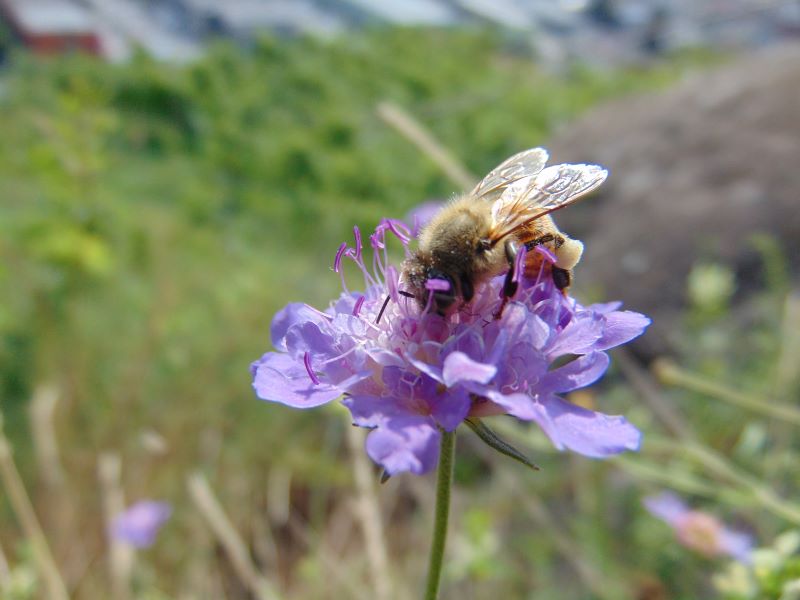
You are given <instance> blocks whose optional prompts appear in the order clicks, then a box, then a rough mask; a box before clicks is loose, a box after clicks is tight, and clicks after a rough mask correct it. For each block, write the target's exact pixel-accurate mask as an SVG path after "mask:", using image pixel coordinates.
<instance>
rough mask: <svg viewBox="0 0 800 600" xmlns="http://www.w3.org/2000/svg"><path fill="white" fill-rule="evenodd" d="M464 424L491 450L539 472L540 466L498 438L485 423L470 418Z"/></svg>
mask: <svg viewBox="0 0 800 600" xmlns="http://www.w3.org/2000/svg"><path fill="white" fill-rule="evenodd" d="M464 422H465V423H466V424H467V425H468V426H469V428H470V429H472V431H474V432H475V434H476V435H477V436H478V437H479V438H481V440H482V441H483V442H484V443H485V444H486V445H487V446H489V447H490V448H494V449H495V450H497V451H498V452H499V453H500V454H505V455H506V456H508V457H510V458H513V459H514V460H516V461H517V462H520V463H522V464H523V465H525V466H526V467H530V468H531V469H533V470H534V471H538V470H539V466H538V465H536V464H535V463H533V462H531V461H530V460H528V458H527V457H526V456H525V455H524V454H522V452H520V451H519V450H517V449H516V448H514V446H512V445H511V444H509V443H508V442H507V441H505V440H504V439H502V438H501V437H500V436H498V435H497V434H496V433H495V432H494V431H492V430H491V429H489V428H488V427H487V426H486V425H484V423H483V421H481V420H480V419H477V418H469V419H465V420H464Z"/></svg>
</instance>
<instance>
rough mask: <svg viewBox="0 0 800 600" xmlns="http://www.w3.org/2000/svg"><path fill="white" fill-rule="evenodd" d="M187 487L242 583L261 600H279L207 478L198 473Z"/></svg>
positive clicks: (188, 481)
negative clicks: (256, 565) (253, 559)
mask: <svg viewBox="0 0 800 600" xmlns="http://www.w3.org/2000/svg"><path fill="white" fill-rule="evenodd" d="M187 487H188V489H189V495H190V497H191V499H192V501H193V502H194V504H195V506H196V507H197V509H198V510H199V511H200V513H201V514H202V515H203V518H204V519H205V521H206V523H208V526H209V527H210V528H211V531H212V532H213V533H214V536H215V537H216V538H217V540H218V541H219V543H220V544H221V545H222V547H223V549H224V550H225V553H226V554H227V556H228V559H229V560H230V561H231V565H232V567H233V569H234V571H235V572H236V575H237V576H238V577H239V579H240V580H241V581H242V583H243V584H244V585H245V586H246V587H247V589H249V590H250V592H251V593H252V594H253V596H254V597H256V598H258V600H275V599H277V598H278V595H277V592H276V591H275V590H274V589H273V587H272V585H271V584H270V582H269V581H267V579H265V578H264V577H263V576H262V575H261V574H260V573H259V572H258V570H257V569H256V567H255V565H254V564H253V561H252V560H251V559H250V553H249V552H248V550H247V545H246V544H245V543H244V541H243V540H242V538H241V537H240V536H239V533H238V532H237V531H236V529H235V528H234V527H233V524H232V523H231V521H230V519H228V516H227V515H226V514H225V511H224V510H223V509H222V506H221V505H220V503H219V501H218V500H217V498H216V497H215V496H214V492H213V491H212V490H211V486H209V485H208V481H207V480H206V478H205V477H204V476H203V475H202V474H200V473H194V474H192V475H190V476H189V477H188V479H187Z"/></svg>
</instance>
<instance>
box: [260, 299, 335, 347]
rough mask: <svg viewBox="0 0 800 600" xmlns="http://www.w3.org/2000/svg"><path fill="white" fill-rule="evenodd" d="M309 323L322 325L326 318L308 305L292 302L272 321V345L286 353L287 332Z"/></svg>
mask: <svg viewBox="0 0 800 600" xmlns="http://www.w3.org/2000/svg"><path fill="white" fill-rule="evenodd" d="M307 321H311V322H312V323H322V322H324V321H325V317H323V316H322V315H320V314H319V313H318V312H317V311H316V310H314V309H313V308H311V307H310V306H309V305H308V304H304V303H302V302H292V303H291V304H287V305H286V306H285V307H283V308H282V309H281V310H279V311H278V312H277V313H276V314H275V317H274V318H273V319H272V325H271V326H270V335H271V337H272V345H273V346H275V349H276V350H282V351H284V352H285V351H286V341H285V339H284V338H285V337H286V332H287V331H289V328H290V327H291V326H292V325H297V324H299V323H305V322H307Z"/></svg>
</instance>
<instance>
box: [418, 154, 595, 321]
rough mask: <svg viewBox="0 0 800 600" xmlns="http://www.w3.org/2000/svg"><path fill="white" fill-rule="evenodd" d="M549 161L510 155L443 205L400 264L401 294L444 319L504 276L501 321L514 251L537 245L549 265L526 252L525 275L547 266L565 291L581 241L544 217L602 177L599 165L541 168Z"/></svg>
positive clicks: (511, 289) (512, 280)
mask: <svg viewBox="0 0 800 600" xmlns="http://www.w3.org/2000/svg"><path fill="white" fill-rule="evenodd" d="M548 158H549V155H548V153H547V150H545V149H544V148H531V149H530V150H525V151H523V152H520V153H519V154H515V155H514V156H512V157H511V158H509V159H507V160H506V161H505V162H503V163H502V164H500V165H498V166H497V167H496V168H495V169H494V170H492V171H491V172H490V173H489V174H488V175H487V176H486V177H484V178H483V179H482V180H481V181H480V183H478V185H476V186H475V188H474V189H473V190H472V191H471V192H470V193H468V194H465V195H462V196H460V197H458V198H455V199H454V200H452V201H451V202H450V203H448V204H447V205H446V206H444V207H443V208H442V209H441V210H440V211H439V212H438V213H437V214H436V215H435V216H434V217H433V218H432V219H431V220H430V221H429V222H428V223H427V224H426V225H425V227H424V228H423V230H422V231H421V232H420V235H419V244H418V249H417V250H416V252H414V253H413V254H412V255H411V256H409V257H408V258H407V259H406V260H405V262H404V263H403V281H404V283H405V286H406V288H407V289H406V290H405V293H406V294H407V295H409V296H413V297H414V298H416V299H417V301H418V302H419V304H420V306H421V307H426V306H430V307H431V308H432V310H435V311H436V312H437V313H439V314H441V315H447V314H450V313H451V312H453V311H454V310H456V309H458V308H459V307H461V306H464V305H467V304H469V302H470V300H472V298H473V296H474V294H475V288H476V287H477V286H478V285H480V284H481V283H483V282H485V281H486V280H488V279H489V278H491V277H495V276H497V275H501V274H502V273H503V272H506V278H505V282H504V285H503V303H502V304H501V307H500V310H499V311H498V313H497V316H499V315H500V314H501V313H502V309H503V306H504V305H505V302H506V301H507V300H508V298H510V297H512V296H513V295H514V294H515V293H516V290H517V281H518V278H517V277H515V264H516V262H517V256H518V254H519V252H520V250H521V249H522V248H523V247H524V248H525V249H526V250H533V249H534V248H535V247H536V246H543V247H545V248H547V249H548V250H550V252H552V253H553V254H554V255H555V257H556V260H555V263H554V264H553V265H552V266H550V265H549V263H546V264H543V261H544V259H543V257H542V255H541V254H540V253H539V252H526V254H525V257H524V259H525V260H524V265H523V268H524V273H525V275H526V276H531V275H533V276H535V275H536V274H537V273H538V272H539V270H540V269H546V270H548V271H549V272H550V276H551V277H552V278H553V282H554V284H555V285H556V287H557V288H558V289H560V290H562V291H565V292H566V290H567V288H568V287H569V285H570V283H571V281H572V268H573V267H574V266H575V265H576V264H577V263H578V261H579V260H580V258H581V254H582V253H583V244H582V243H581V242H580V241H578V240H575V239H571V238H570V237H569V236H567V235H566V234H564V233H562V232H561V231H560V230H559V229H558V227H556V224H555V223H554V222H553V219H552V217H551V216H550V213H552V212H553V211H556V210H558V209H560V208H563V207H565V206H568V205H570V204H572V203H573V202H575V201H576V200H578V199H579V198H581V197H583V196H585V195H586V194H588V193H589V192H591V191H593V190H594V189H596V188H597V187H598V186H599V185H600V184H601V183H603V181H605V179H606V177H607V176H608V172H607V171H606V170H605V169H603V168H602V167H599V166H597V165H584V164H574V165H573V164H561V165H552V166H549V167H545V164H546V163H547V160H548ZM432 280H438V281H435V282H434V283H432Z"/></svg>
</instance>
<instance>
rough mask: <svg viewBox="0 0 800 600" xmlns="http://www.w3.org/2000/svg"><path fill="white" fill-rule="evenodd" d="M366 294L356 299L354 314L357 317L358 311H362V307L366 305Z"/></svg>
mask: <svg viewBox="0 0 800 600" xmlns="http://www.w3.org/2000/svg"><path fill="white" fill-rule="evenodd" d="M364 298H365V297H364V296H359V297H358V300H356V305H355V306H354V307H353V316H354V317H357V316H358V313H360V312H361V307H362V306H364Z"/></svg>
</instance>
